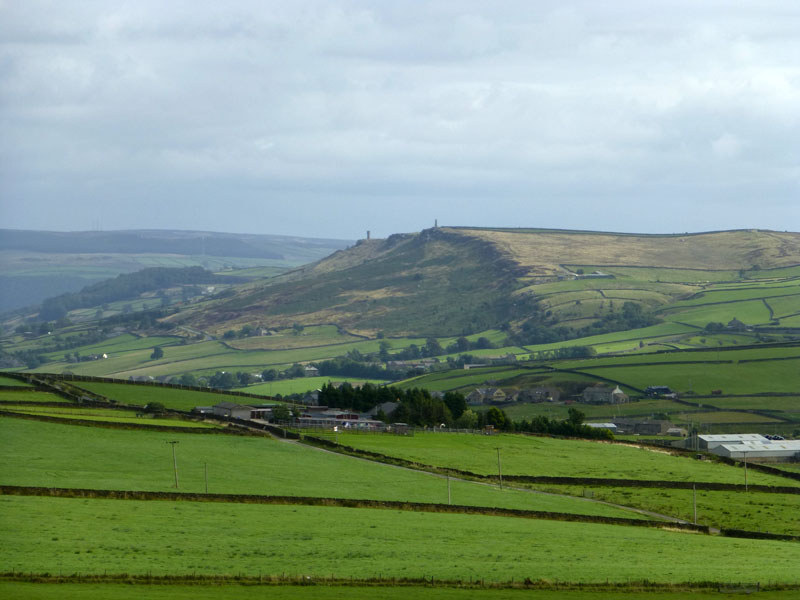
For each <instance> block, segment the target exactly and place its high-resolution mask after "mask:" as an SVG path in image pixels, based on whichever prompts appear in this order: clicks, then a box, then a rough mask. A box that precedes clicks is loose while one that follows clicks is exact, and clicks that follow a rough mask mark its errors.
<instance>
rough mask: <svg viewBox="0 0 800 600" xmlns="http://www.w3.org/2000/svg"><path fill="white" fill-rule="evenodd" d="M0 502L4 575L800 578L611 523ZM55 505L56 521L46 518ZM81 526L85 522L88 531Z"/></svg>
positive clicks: (792, 555) (716, 541)
mask: <svg viewBox="0 0 800 600" xmlns="http://www.w3.org/2000/svg"><path fill="white" fill-rule="evenodd" d="M0 505H1V506H2V510H3V514H4V515H5V517H6V522H7V523H8V525H7V526H6V532H5V535H4V541H5V543H4V544H3V546H2V549H0V557H1V560H2V563H3V564H4V565H6V569H7V570H11V569H13V570H16V571H34V572H45V571H47V572H51V571H52V570H53V565H54V564H57V565H58V567H59V568H60V569H61V570H62V571H64V572H67V573H74V572H78V573H103V572H112V573H114V572H128V573H152V574H156V575H157V574H162V573H163V574H166V573H198V574H211V573H232V574H233V573H237V572H240V573H249V574H254V575H257V574H258V573H263V574H280V573H283V572H288V573H289V574H293V575H314V576H320V577H321V576H331V575H334V576H335V575H340V576H348V575H349V576H353V577H376V576H379V575H380V576H387V577H421V576H434V577H436V578H443V579H467V580H468V579H469V578H470V577H473V578H475V577H479V578H480V577H484V578H486V579H488V580H490V581H491V580H510V579H511V578H512V577H513V578H517V579H522V578H525V577H531V578H535V579H539V578H544V579H550V580H553V579H561V580H571V581H595V582H600V581H606V580H608V581H619V582H624V581H626V580H628V579H636V578H638V577H640V576H641V573H647V574H648V579H650V580H651V581H662V582H681V581H708V580H722V581H727V580H731V579H735V580H736V581H743V580H744V581H764V580H767V581H773V582H796V581H797V580H798V579H799V578H800V577H799V576H798V573H797V570H796V565H797V564H798V563H800V545H798V544H796V543H792V542H774V541H762V540H739V539H731V538H721V537H712V536H703V535H696V534H694V535H693V534H684V533H675V532H670V531H651V530H647V529H641V528H633V527H621V526H612V525H595V524H586V523H580V524H578V523H565V522H555V521H538V520H537V521H528V520H524V519H512V518H504V517H485V516H476V515H469V516H466V515H452V514H431V513H414V512H397V511H383V510H369V509H349V508H325V507H305V506H254V505H220V504H207V503H194V502H169V503H167V502H137V501H120V500H82V499H63V498H34V497H26V498H22V497H8V496H6V497H0ZM54 513H57V514H58V515H59V518H58V519H53V518H51V516H52V515H53V514H54ZM87 522H91V523H92V527H91V528H86V527H85V526H83V524H84V523H87ZM276 524H280V525H279V526H276ZM209 540H213V544H209ZM598 547H602V549H603V552H602V553H598V552H596V551H595V550H596V549H597V548H598ZM643 548H650V549H651V551H650V552H643V551H642V549H643ZM743 555H746V556H747V557H748V560H746V561H743V560H742V556H743ZM732 564H736V565H737V567H736V570H735V572H734V571H732V570H731V565H732Z"/></svg>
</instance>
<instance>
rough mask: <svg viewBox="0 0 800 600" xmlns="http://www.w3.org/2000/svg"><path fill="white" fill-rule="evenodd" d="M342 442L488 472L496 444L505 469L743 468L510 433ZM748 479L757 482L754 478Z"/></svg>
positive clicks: (687, 477)
mask: <svg viewBox="0 0 800 600" xmlns="http://www.w3.org/2000/svg"><path fill="white" fill-rule="evenodd" d="M339 443H340V444H343V445H346V446H352V447H354V448H360V449H363V450H370V451H372V452H380V453H382V454H387V455H390V456H397V457H400V458H404V459H406V460H412V461H417V462H420V463H423V464H427V465H435V466H440V467H450V468H456V469H465V470H467V471H472V472H473V473H482V474H486V475H492V474H496V473H497V448H500V455H501V462H502V470H503V474H504V475H540V476H542V475H545V476H554V477H598V476H602V477H609V478H625V479H661V480H667V481H715V482H724V483H742V476H741V471H740V469H738V468H736V467H731V466H728V465H723V464H718V463H709V462H703V461H696V460H693V459H692V458H689V457H687V456H673V455H670V454H666V453H664V452H660V451H654V450H649V449H644V448H639V447H634V446H627V445H622V444H610V443H603V442H590V441H580V440H560V439H555V438H547V437H538V436H520V435H509V434H499V435H491V436H483V435H463V434H450V433H417V434H416V435H414V436H413V437H406V436H390V435H358V434H349V433H346V434H339ZM756 476H757V477H758V481H759V482H760V483H764V484H765V485H793V484H792V483H791V482H790V483H789V484H787V483H786V482H787V480H785V479H783V478H780V477H774V476H771V475H765V474H763V473H757V474H756V473H753V477H754V478H755V477H756ZM750 483H753V484H755V483H756V479H752V480H751V481H750ZM796 485H800V482H797V483H796Z"/></svg>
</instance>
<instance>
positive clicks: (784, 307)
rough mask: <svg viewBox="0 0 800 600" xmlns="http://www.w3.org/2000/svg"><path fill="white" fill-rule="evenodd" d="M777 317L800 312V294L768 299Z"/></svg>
mask: <svg viewBox="0 0 800 600" xmlns="http://www.w3.org/2000/svg"><path fill="white" fill-rule="evenodd" d="M767 304H769V305H770V307H771V308H772V312H773V313H774V315H775V317H776V318H781V317H784V316H789V315H796V314H798V313H800V295H794V296H778V297H772V298H768V299H767Z"/></svg>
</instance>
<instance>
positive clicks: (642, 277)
mask: <svg viewBox="0 0 800 600" xmlns="http://www.w3.org/2000/svg"><path fill="white" fill-rule="evenodd" d="M570 268H571V269H572V270H573V271H575V270H576V269H579V268H582V269H583V270H584V272H586V273H591V272H592V271H602V272H603V273H609V274H611V275H614V276H615V277H617V278H619V279H633V280H634V281H655V282H664V283H710V282H720V281H734V280H736V279H738V277H739V272H738V271H735V270H721V271H707V270H706V271H704V270H701V269H670V268H657V267H616V266H613V267H605V266H603V267H599V266H594V265H571V266H570Z"/></svg>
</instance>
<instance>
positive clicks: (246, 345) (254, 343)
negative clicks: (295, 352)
mask: <svg viewBox="0 0 800 600" xmlns="http://www.w3.org/2000/svg"><path fill="white" fill-rule="evenodd" d="M356 341H361V339H360V338H358V337H356V336H354V335H349V334H344V333H340V332H339V329H338V328H337V327H336V326H335V325H316V326H311V327H306V328H305V329H303V331H302V333H301V334H299V335H297V334H295V332H294V330H293V329H281V330H279V331H278V332H277V333H276V334H274V335H265V336H254V337H248V338H243V339H240V340H232V341H230V342H228V343H229V345H231V346H233V347H234V348H239V349H241V350H256V349H265V350H288V349H292V348H304V347H306V346H325V345H331V344H341V343H344V342H356Z"/></svg>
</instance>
